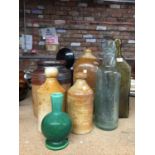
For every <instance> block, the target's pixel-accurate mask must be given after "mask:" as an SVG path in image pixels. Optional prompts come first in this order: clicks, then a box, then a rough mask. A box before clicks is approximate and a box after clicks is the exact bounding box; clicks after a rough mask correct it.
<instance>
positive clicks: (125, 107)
mask: <svg viewBox="0 0 155 155" xmlns="http://www.w3.org/2000/svg"><path fill="white" fill-rule="evenodd" d="M115 44H116V67H117V70H118V71H119V73H120V74H121V83H120V99H119V101H120V104H119V117H121V118H127V117H128V116H129V95H130V78H131V67H130V66H129V64H128V63H127V62H126V60H125V59H124V57H123V56H122V51H121V40H120V39H116V40H115Z"/></svg>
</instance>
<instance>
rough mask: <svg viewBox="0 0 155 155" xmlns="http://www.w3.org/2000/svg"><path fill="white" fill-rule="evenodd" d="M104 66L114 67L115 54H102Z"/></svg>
mask: <svg viewBox="0 0 155 155" xmlns="http://www.w3.org/2000/svg"><path fill="white" fill-rule="evenodd" d="M104 66H105V67H108V68H114V67H115V66H116V58H115V55H108V54H107V55H105V56H104Z"/></svg>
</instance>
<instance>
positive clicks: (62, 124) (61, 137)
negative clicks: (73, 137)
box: [41, 92, 72, 150]
mask: <svg viewBox="0 0 155 155" xmlns="http://www.w3.org/2000/svg"><path fill="white" fill-rule="evenodd" d="M63 96H64V95H63V94H62V93H59V92H58V93H53V94H51V103H52V112H50V113H48V114H47V115H46V116H45V117H44V118H43V120H42V124H41V130H42V133H43V135H44V136H45V137H46V147H47V148H48V149H50V150H61V149H63V148H65V147H67V146H68V135H69V133H70V131H71V127H72V123H71V119H70V117H69V115H68V114H67V113H65V112H62V103H63V98H64V97H63Z"/></svg>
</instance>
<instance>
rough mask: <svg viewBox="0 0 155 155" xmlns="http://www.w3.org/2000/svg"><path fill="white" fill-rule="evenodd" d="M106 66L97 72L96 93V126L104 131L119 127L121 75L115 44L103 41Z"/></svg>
mask: <svg viewBox="0 0 155 155" xmlns="http://www.w3.org/2000/svg"><path fill="white" fill-rule="evenodd" d="M102 48H103V51H104V53H103V54H104V64H102V65H101V66H100V67H99V69H98V71H97V78H96V91H95V104H94V108H95V110H94V111H95V113H94V121H95V125H96V126H97V127H99V128H101V129H103V130H113V129H115V128H117V126H118V115H119V89H120V73H119V72H118V71H117V69H116V55H115V54H116V53H115V50H116V48H115V42H114V41H112V40H103V43H102Z"/></svg>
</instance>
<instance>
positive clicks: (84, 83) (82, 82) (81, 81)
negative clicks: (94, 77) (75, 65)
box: [74, 79, 87, 87]
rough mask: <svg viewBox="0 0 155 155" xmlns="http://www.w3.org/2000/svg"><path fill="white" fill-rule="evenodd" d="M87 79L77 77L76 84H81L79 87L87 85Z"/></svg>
mask: <svg viewBox="0 0 155 155" xmlns="http://www.w3.org/2000/svg"><path fill="white" fill-rule="evenodd" d="M86 84H87V83H86V80H85V79H76V82H75V84H74V85H75V86H79V87H83V86H84V85H86Z"/></svg>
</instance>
